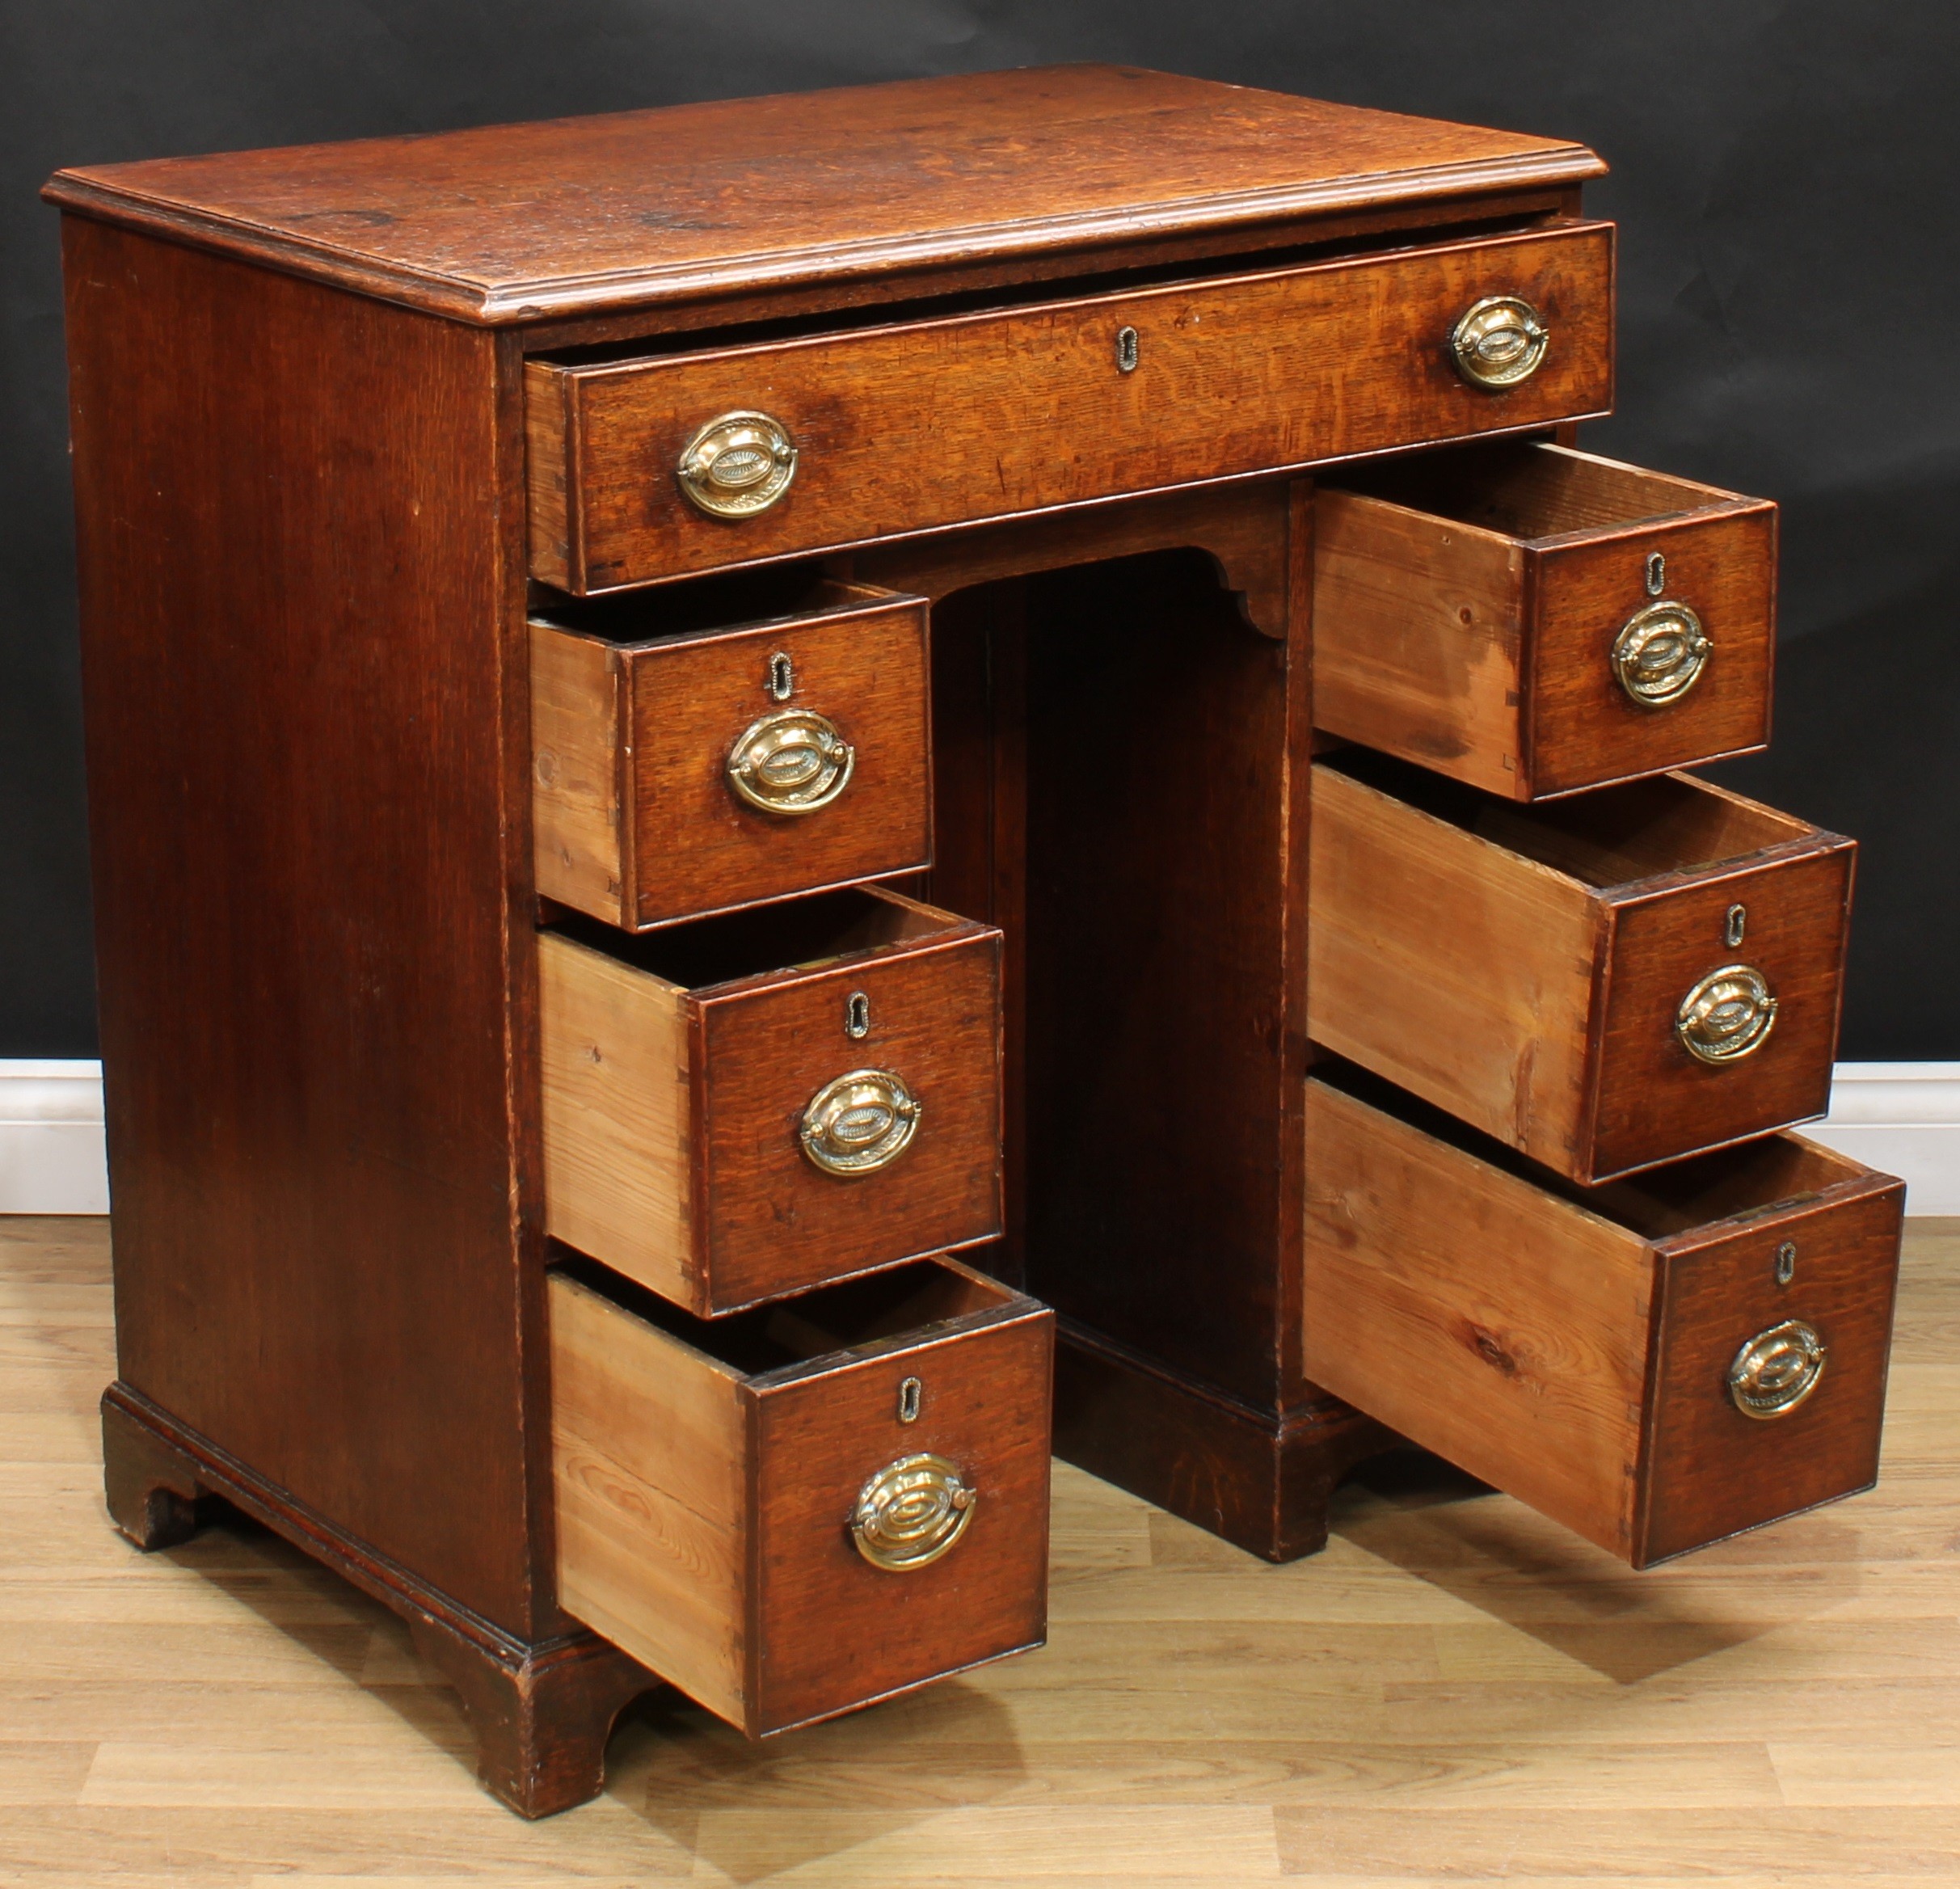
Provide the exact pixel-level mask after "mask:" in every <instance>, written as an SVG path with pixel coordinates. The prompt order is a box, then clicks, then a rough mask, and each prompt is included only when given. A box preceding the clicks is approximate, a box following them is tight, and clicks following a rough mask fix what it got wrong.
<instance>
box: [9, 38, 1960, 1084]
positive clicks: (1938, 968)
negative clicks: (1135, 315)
mask: <svg viewBox="0 0 1960 1889" xmlns="http://www.w3.org/2000/svg"><path fill="white" fill-rule="evenodd" d="M1069 59H1106V60H1115V61H1123V62H1126V63H1129V64H1133V65H1153V66H1158V67H1162V68H1164V69H1166V70H1172V71H1177V72H1185V73H1191V74H1196V75H1199V76H1201V77H1204V78H1220V79H1229V80H1233V81H1236V82H1239V83H1242V84H1249V85H1258V86H1271V87H1273V88H1275V90H1279V91H1292V92H1302V93H1307V94H1310V95H1315V96H1318V97H1322V98H1329V99H1342V100H1346V101H1348V102H1351V103H1357V104H1367V105H1376V106H1382V107H1386V108H1390V109H1393V110H1397V111H1402V112H1420V113H1426V114H1429V115H1431V116H1439V117H1445V118H1456V119H1463V120H1469V121H1471V122H1473V123H1481V124H1496V125H1502V126H1505V127H1507V128H1509V129H1516V130H1522V131H1532V132H1539V133H1545V134H1547V135H1555V136H1562V137H1571V138H1576V139H1579V140H1581V141H1584V142H1585V143H1587V144H1589V145H1592V146H1593V147H1594V148H1595V150H1598V151H1599V152H1600V154H1602V155H1603V156H1604V158H1606V159H1607V160H1608V162H1610V163H1611V164H1612V166H1613V175H1612V176H1611V177H1609V178H1608V179H1606V180H1605V181H1604V183H1599V184H1595V185H1593V186H1591V188H1589V189H1588V192H1587V205H1588V208H1589V209H1592V210H1594V211H1595V212H1596V213H1599V214H1600V215H1604V216H1609V217H1615V218H1616V219H1618V221H1619V222H1620V224H1621V356H1620V361H1621V368H1620V392H1619V405H1620V415H1621V417H1617V418H1616V419H1613V420H1609V421H1607V422H1605V423H1604V424H1600V425H1599V426H1596V427H1593V428H1588V429H1587V432H1586V434H1585V436H1584V438H1583V442H1582V443H1583V444H1584V445H1587V446H1588V447H1590V448H1591V449H1594V450H1595V451H1600V452H1605V453H1612V454H1614V455H1616V456H1617V457H1623V458H1628V459H1632V460H1636V461H1638V462H1642V463H1645V464H1648V465H1651V466H1656V467H1659V468H1660V469H1662V470H1667V471H1671V472H1679V473H1683V474H1688V475H1689V476H1691V477H1693V478H1697V479H1707V480H1709V481H1711V482H1713V483H1716V484H1718V485H1724V486H1729V487H1734V488H1735V489H1738V490H1740V491H1747V492H1752V493H1760V494H1763V495H1767V496H1768V497H1771V498H1774V499H1777V500H1780V501H1781V504H1783V506H1784V508H1785V511H1784V553H1783V610H1782V646H1781V655H1780V659H1779V662H1780V674H1779V679H1778V689H1777V730H1776V742H1775V747H1774V748H1773V751H1772V753H1770V754H1769V755H1768V756H1767V757H1762V758H1760V759H1758V760H1755V761H1747V762H1743V763H1739V764H1737V765H1732V766H1730V767H1729V768H1726V769H1725V770H1721V771H1722V778H1725V779H1726V780H1727V781H1728V782H1730V784H1731V785H1734V786H1739V787H1741V788H1742V789H1743V790H1744V791H1747V792H1750V793H1753V794H1756V795H1760V797H1762V798H1763V799H1768V800H1770V801H1772V802H1774V803H1777V805H1779V806H1782V807H1788V808H1789V809H1790V810H1791V811H1792V812H1798V813H1802V814H1804V815H1806V816H1809V817H1810V818H1812V819H1815V820H1819V821H1821V822H1823V824H1826V825H1829V826H1833V827H1836V828H1837V829H1839V830H1840V831H1844V832H1848V833H1853V834H1854V835H1856V836H1857V837H1858V838H1859V839H1861V841H1863V842H1864V846H1863V852H1862V855H1861V862H1860V867H1859V888H1858V912H1857V923H1856V925H1855V926H1854V929H1853V957H1852V977H1851V987H1850V993H1849V997H1848V1003H1847V1006H1846V1012H1845V1029H1844V1046H1843V1052H1842V1053H1844V1055H1845V1056H1848V1057H1854V1058H1857V1057H1894V1056H1925V1057H1942V1058H1945V1057H1960V892H1957V890H1956V879H1957V878H1960V874H1957V872H1956V867H1957V866H1960V789H1957V788H1956V785H1955V778H1954V768H1955V761H1956V753H1957V752H1960V638H1956V636H1955V635H1954V630H1953V628H1952V627H1951V626H1950V625H1949V613H1950V612H1951V610H1952V609H1953V608H1954V601H1955V599H1956V597H1960V582H1957V581H1956V580H1957V579H1960V568H1957V567H1960V424H1957V422H1960V397H1957V396H1960V331H1957V330H1960V323H1957V322H1956V319H1955V310H1956V305H1957V298H1960V268H1957V267H1956V256H1955V239H1956V224H1957V209H1956V206H1957V205H1960V188H1957V187H1960V161H1957V160H1960V103H1956V98H1955V81H1956V78H1960V7H1955V6H1953V5H1952V4H1951V3H1950V0H1936V3H1934V4H1905V3H1900V0H1894V3H1893V4H1891V5H1889V6H1873V5H1870V4H1869V0H1866V3H1865V4H1860V3H1858V0H1835V3H1833V0H1688V3H1685V4H1684V3H1682V0H1643V3H1642V4H1638V5H1632V6H1629V5H1627V4H1625V0H1509V3H1508V4H1505V5H1490V4H1486V5H1482V6H1477V5H1465V4H1462V3H1461V0H1386V3H1377V4H1369V3H1368V0H1310V3H1306V4H1283V3H1281V0H1203V3H1202V4H1196V3H1192V0H1179V3H1176V4H1171V3H1166V0H1093V3H1085V0H1000V3H995V4H987V3H967V4H960V3H958V0H861V3H858V4H850V3H849V0H845V3H842V4H837V3H830V0H716V3H715V4H713V5H710V6H702V5H701V4H700V3H699V0H686V3H685V4H682V3H677V0H525V3H523V4H518V3H516V0H369V3H368V4H365V5H364V4H360V3H359V0H300V3H298V4H296V5H291V6H276V5H275V6H268V5H267V4H265V0H230V3H228V4H227V3H219V0H203V3H201V4H199V3H194V0H54V3H50V0H0V61H4V64H3V66H0V70H4V71H5V73H6V77H7V80H8V82H10V83H11V86H12V88H13V99H12V101H11V108H10V110H9V111H8V113H7V116H6V123H5V124H4V126H0V165H3V167H4V168H3V170H0V184H3V186H4V188H0V243H3V244H4V270H3V272H0V297H3V314H4V323H5V332H4V336H3V338H0V374H4V375H5V377H6V386H5V396H6V397H5V403H4V408H3V409H0V411H4V413H5V415H6V423H5V426H4V429H3V431H0V480H3V481H4V484H3V485H0V529H4V531H5V534H6V536H5V549H4V555H5V559H6V581H5V584H4V587H3V588H0V599H3V600H4V601H0V1056H87V1055H91V1054H93V1053H94V1049H95V1023H94V1004H93V997H92V972H91V956H90V949H89V931H88V924H89V918H88V892H87V871H86V838H85V832H84V821H83V801H82V764H81V736H80V707H79V689H78V680H77V667H76V656H75V632H74V576H73V568H72V566H73V539H72V530H71V525H70V510H69V492H68V472H67V465H66V459H65V438H66V423H65V405H64V403H65V393H64V388H63V368H62V358H61V304H60V297H59V286H58V280H57V249H56V218H55V216H54V213H53V212H52V211H51V210H49V209H46V208H45V207H44V205H40V203H38V202H37V201H36V197H35V192H36V188H38V186H39V185H40V183H41V181H42V180H43V179H44V177H45V176H46V175H47V173H48V171H51V170H53V169H54V168H55V167H57V165H61V164H65V163H100V162H113V161H116V160H118V159H122V158H145V157H161V156H166V155H170V154H176V153H181V152H195V151H207V150H239V149H246V148H249V147H251V146H254V145H272V144H291V143H301V142H307V141H314V140H321V139H328V138H343V137H365V136H370V135H374V134H377V133H391V132H405V131H432V130H440V129H448V128H449V127H452V126H457V125H468V124H491V123H495V122H497V121H499V120H509V119H516V118H535V117H550V116H558V115H561V114H568V113H573V112H602V111H612V110H617V109H619V108H623V107H630V106H637V105H655V104H667V103H676V102H679V101H681V100H685V99H708V98H719V97H731V96H739V95H745V94H752V93H757V92H765V91H789V90H795V89H800V88H803V87H806V86H824V85H836V84H845V83H851V82H859V81H863V80H869V79H879V78H902V77H909V76H913V75H916V74H925V73H935V72H951V71H961V70H975V69H980V68H985V67H990V66H1005V65H1033V64H1042V63H1047V62H1049V61H1060V60H1069Z"/></svg>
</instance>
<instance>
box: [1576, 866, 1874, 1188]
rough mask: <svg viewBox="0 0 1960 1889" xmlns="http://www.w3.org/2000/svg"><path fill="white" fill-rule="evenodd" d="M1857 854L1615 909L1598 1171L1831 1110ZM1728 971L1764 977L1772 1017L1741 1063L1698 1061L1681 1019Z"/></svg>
mask: <svg viewBox="0 0 1960 1889" xmlns="http://www.w3.org/2000/svg"><path fill="white" fill-rule="evenodd" d="M1856 858H1857V854H1856V851H1855V850H1854V849H1853V847H1852V846H1851V845H1848V844H1844V845H1839V846H1837V847H1836V848H1834V849H1832V850H1828V851H1816V852H1810V853H1805V854H1799V855H1798V856H1797V857H1795V858H1776V859H1768V860H1764V861H1763V862H1760V863H1757V864H1754V865H1745V866H1740V867H1739V868H1738V869H1737V870H1736V871H1733V872H1731V873H1729V874H1726V875H1723V876H1721V877H1718V878H1715V879H1711V880H1708V881H1705V882H1702V883H1695V884H1692V885H1685V886H1680V887H1676V888H1668V889H1667V890H1665V891H1662V892H1654V893H1652V894H1650V895H1649V896H1645V897H1638V898H1629V899H1627V900H1624V901H1616V903H1615V904H1614V905H1613V907H1612V940H1611V943H1610V946H1609V947H1608V949H1609V953H1610V963H1609V968H1608V977H1607V985H1606V993H1605V1002H1604V1010H1603V1014H1602V1015H1601V1017H1600V1049H1599V1069H1600V1081H1599V1097H1598V1103H1597V1107H1598V1113H1597V1115H1596V1116H1595V1120H1594V1124H1593V1132H1592V1138H1593V1150H1594V1153H1593V1166H1594V1171H1595V1174H1599V1175H1602V1176H1604V1175H1608V1174H1625V1173H1628V1172H1630V1171H1631V1170H1634V1169H1636V1168H1642V1167H1647V1166H1651V1165H1653V1164H1654V1162H1661V1161H1669V1160H1671V1159H1673V1158H1674V1157H1675V1156H1677V1155H1680V1154H1682V1153H1687V1152H1688V1151H1690V1150H1692V1149H1699V1148H1715V1147H1719V1146H1721V1145H1722V1144H1723V1143H1724V1142H1728V1141H1741V1140H1743V1139H1744V1138H1746V1137H1747V1136H1751V1135H1757V1134H1760V1133H1762V1132H1764V1130H1765V1129H1768V1128H1781V1127H1783V1126H1784V1125H1785V1124H1788V1123H1791V1122H1801V1121H1808V1120H1811V1119H1815V1118H1816V1117H1819V1116H1821V1115H1823V1114H1824V1113H1825V1112H1826V1111H1827V1110H1828V1109H1829V1107H1830V1106H1831V1063H1832V1060H1833V1058H1834V1057H1835V1056H1836V1050H1837V1029H1838V1012H1839V1009H1840V1003H1841V1000H1842V994H1843V989H1844V951H1845V944H1846V940H1847V933H1848V925H1849V921H1850V915H1851V882H1852V872H1853V863H1854V861H1855V859H1856ZM1738 908H1740V912H1741V916H1740V918H1739V919H1738V918H1737V917H1735V916H1734V914H1735V913H1736V912H1737V909H1738ZM1738 933H1739V934H1740V942H1738V943H1736V944H1734V945H1733V946H1732V945H1730V942H1729V939H1730V938H1732V937H1734V936H1736V935H1737V934H1738ZM1730 967H1736V968H1739V969H1741V970H1742V971H1743V972H1747V973H1749V974H1751V975H1753V976H1756V977H1758V978H1760V980H1761V983H1762V986H1763V988H1764V989H1766V990H1767V991H1768V993H1769V994H1770V997H1771V998H1772V1001H1774V1003H1775V1005H1776V1014H1775V1019H1774V1022H1773V1023H1772V1025H1771V1027H1770V1030H1769V1033H1768V1035H1767V1036H1765V1037H1764V1039H1762V1042H1761V1044H1760V1046H1759V1047H1758V1048H1754V1049H1751V1050H1750V1051H1749V1052H1747V1054H1745V1055H1743V1056H1741V1057H1740V1058H1739V1059H1738V1060H1734V1061H1732V1062H1722V1063H1715V1064H1710V1063H1706V1062H1703V1061H1701V1060H1699V1059H1698V1058H1697V1056H1694V1055H1693V1054H1692V1053H1691V1052H1688V1051H1687V1050H1686V1049H1684V1047H1683V1044H1682V1039H1681V1035H1680V1030H1679V1028H1678V1027H1677V1025H1678V1019H1679V1018H1680V1014H1681V1010H1682V1008H1683V1006H1684V1003H1686V1002H1687V1001H1688V999H1689V997H1691V995H1692V993H1694V992H1696V991H1697V990H1698V989H1708V988H1709V981H1710V980H1712V979H1713V978H1716V977H1718V976H1719V975H1720V974H1721V973H1722V972H1724V971H1725V970H1727V969H1729V968H1730Z"/></svg>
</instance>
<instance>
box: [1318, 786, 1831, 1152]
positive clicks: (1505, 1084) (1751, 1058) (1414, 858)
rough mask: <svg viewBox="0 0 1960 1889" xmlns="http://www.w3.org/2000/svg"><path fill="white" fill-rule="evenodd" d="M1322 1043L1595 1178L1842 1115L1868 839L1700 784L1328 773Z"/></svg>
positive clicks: (1321, 839) (1323, 810)
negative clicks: (1850, 933)
mask: <svg viewBox="0 0 1960 1889" xmlns="http://www.w3.org/2000/svg"><path fill="white" fill-rule="evenodd" d="M1313 774H1314V781H1313V841H1312V849H1311V851H1312V860H1311V875H1312V884H1311V889H1310V894H1309V898H1310V906H1311V912H1312V923H1313V932H1312V944H1311V947H1310V948H1309V963H1308V1011H1309V1023H1308V1027H1309V1032H1310V1033H1311V1035H1313V1038H1314V1039H1315V1041H1317V1042H1318V1043H1321V1044H1324V1045H1326V1047H1327V1048H1330V1049H1332V1050H1334V1051H1336V1052H1338V1053H1339V1054H1340V1055H1342V1056H1347V1057H1348V1058H1349V1059H1350V1060H1353V1061H1355V1062H1358V1063H1359V1064H1361V1065H1363V1066H1364V1067H1365V1068H1368V1069H1372V1070H1374V1071H1375V1072H1376V1073H1377V1074H1378V1075H1382V1076H1385V1077H1388V1078H1389V1080H1390V1081H1391V1082H1397V1083H1399V1084H1400V1085H1401V1086H1402V1087H1403V1088H1405V1089H1408V1090H1413V1091H1414V1093H1415V1094H1418V1095H1420V1096H1422V1097H1423V1098H1425V1099H1426V1100H1427V1101H1430V1102H1433V1103H1436V1104H1437V1105H1438V1106H1439V1107H1443V1108H1446V1109H1448V1111H1450V1113H1451V1114H1452V1115H1456V1116H1457V1117H1458V1118H1460V1119H1462V1120H1464V1121H1466V1122H1469V1123H1470V1124H1472V1125H1473V1126H1474V1127H1476V1128H1481V1129H1482V1130H1483V1131H1484V1132H1486V1134H1490V1135H1494V1136H1496V1137H1497V1138H1498V1140H1499V1141H1505V1142H1508V1143H1509V1144H1510V1145H1511V1146H1513V1147H1515V1148H1519V1149H1523V1151H1524V1153H1527V1154H1529V1155H1530V1156H1532V1157H1533V1158H1534V1159H1535V1160H1538V1161H1541V1162H1544V1163H1545V1165H1546V1166H1548V1167H1552V1168H1555V1169H1557V1170H1558V1172H1559V1173H1561V1174H1566V1175H1568V1176H1570V1178H1571V1179H1574V1180H1577V1181H1585V1182H1593V1181H1600V1180H1605V1179H1610V1178H1612V1176H1614V1175H1616V1174H1626V1173H1629V1172H1631V1171H1633V1170H1635V1169H1638V1168H1642V1167H1650V1166H1654V1164H1655V1163H1657V1162H1663V1161H1672V1160H1675V1159H1677V1158H1679V1157H1681V1156H1683V1155H1686V1154H1691V1153H1696V1152H1697V1151H1699V1150H1701V1149H1709V1148H1715V1147H1720V1146H1722V1145H1724V1144H1726V1143H1728V1142H1730V1141H1742V1140H1744V1139H1746V1138H1747V1137H1748V1136H1751V1135H1760V1134H1762V1133H1764V1132H1766V1131H1768V1130H1769V1129H1772V1128H1783V1127H1785V1126H1787V1125H1788V1124H1790V1123H1792V1122H1798V1121H1803V1120H1806V1119H1810V1118H1812V1117H1815V1116H1818V1115H1823V1112H1824V1111H1825V1109H1826V1107H1827V1105H1828V1103H1829V1099H1830V1090H1831V1057H1832V1055H1833V1052H1834V1051H1835V1049H1836V1042H1837V1018H1838V1001H1839V993H1840V987H1841V985H1842V981H1843V974H1844V934H1845V926H1846V922H1847V919H1848V912H1849V908H1850V900H1851V878H1852V863H1853V858H1854V857H1855V855H1856V852H1857V848H1856V847H1855V846H1854V845H1853V843H1852V842H1851V841H1849V840H1847V839H1844V838H1841V837H1839V836H1838V835H1836V834H1835V833H1824V832H1823V831H1821V830H1819V829H1818V828H1815V827H1813V826H1811V825H1810V824H1808V823H1807V822H1806V821H1803V820H1796V819H1793V818H1792V817H1790V816H1789V815H1787V814H1782V813H1777V812H1773V811H1772V810H1771V809H1770V808H1768V807H1762V806H1759V805H1757V804H1756V803H1755V802H1754V801H1751V800H1744V799H1741V798H1740V797H1739V796H1738V795H1734V794H1730V793H1726V792H1724V791H1722V789H1720V788H1718V787H1711V786H1708V785H1707V784H1706V783H1705V782H1700V781H1696V780H1693V779H1691V778H1688V776H1686V775H1681V774H1670V775H1663V776H1662V777H1661V778H1659V779H1655V780H1648V781H1636V782H1630V783H1629V784H1627V785H1625V786H1616V787H1604V788H1601V789H1600V790H1599V791H1597V792H1595V793H1592V794H1587V795H1581V796H1579V797H1577V798H1575V799H1570V800H1558V801H1553V802H1552V803H1549V805H1546V806H1542V807H1529V808H1526V807H1514V806H1512V805H1511V804H1510V803H1507V802H1505V801H1501V800H1497V799H1492V798H1490V796H1488V795H1482V794H1479V793H1476V792H1474V791H1472V790H1470V789H1469V788H1465V787H1460V786H1456V784H1455V783H1454V782H1449V781H1446V780H1442V779H1440V778H1438V777H1436V776H1435V775H1433V774H1426V773H1423V772H1421V771H1419V770H1416V769H1414V768H1410V767H1406V766H1404V765H1402V764H1401V763H1399V762H1397V761H1390V760H1388V759H1387V758H1386V757H1383V756H1380V755H1371V754H1368V753H1364V751H1362V750H1360V749H1358V748H1356V749H1351V750H1348V751H1347V752H1344V753H1342V754H1340V755H1339V756H1338V757H1334V758H1333V759H1331V760H1329V761H1321V762H1318V763H1317V764H1316V765H1315V767H1314V770H1313Z"/></svg>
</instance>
